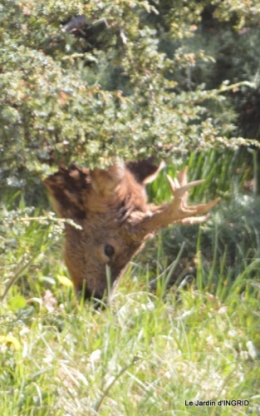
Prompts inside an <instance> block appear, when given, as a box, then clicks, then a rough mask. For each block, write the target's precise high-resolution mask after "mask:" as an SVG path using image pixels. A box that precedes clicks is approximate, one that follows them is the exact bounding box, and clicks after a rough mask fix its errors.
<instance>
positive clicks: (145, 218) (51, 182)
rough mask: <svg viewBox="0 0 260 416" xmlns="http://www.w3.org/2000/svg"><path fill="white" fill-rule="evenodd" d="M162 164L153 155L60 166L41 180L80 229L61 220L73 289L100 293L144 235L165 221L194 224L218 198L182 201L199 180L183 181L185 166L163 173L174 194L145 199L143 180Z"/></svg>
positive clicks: (64, 215) (115, 277)
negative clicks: (168, 198)
mask: <svg viewBox="0 0 260 416" xmlns="http://www.w3.org/2000/svg"><path fill="white" fill-rule="evenodd" d="M161 167H162V164H161V165H160V166H156V165H154V163H153V159H152V158H149V159H146V160H140V161H136V162H126V163H123V162H120V163H117V164H114V165H112V166H110V167H108V169H107V170H101V169H97V168H96V169H94V170H90V169H87V168H80V167H78V166H76V165H74V164H73V165H71V166H70V167H69V168H68V169H65V168H63V167H60V168H59V171H58V172H57V173H55V174H53V175H51V176H49V177H48V178H46V179H45V180H44V184H45V186H46V187H47V189H48V191H49V193H50V195H51V197H52V198H53V199H54V203H55V208H56V210H57V212H58V214H59V216H60V217H62V218H70V219H72V220H73V221H74V222H75V223H77V224H79V225H80V226H81V227H82V229H81V230H79V229H76V228H75V227H73V226H72V225H69V224H67V223H66V224H65V263H66V265H67V267H68V269H69V272H70V275H71V277H72V280H73V283H74V286H75V289H76V291H77V292H82V291H83V296H84V298H85V299H87V298H91V297H94V298H96V299H102V298H103V296H104V295H105V293H106V294H107V292H108V289H109V288H108V282H107V266H109V267H110V279H111V282H110V284H111V285H113V284H115V282H118V280H119V278H120V276H121V275H122V273H123V271H124V269H125V268H126V266H127V264H128V263H129V261H130V260H131V258H132V257H133V255H134V254H135V253H136V252H137V251H139V250H140V249H141V248H142V246H143V244H144V240H145V239H146V238H147V237H151V236H152V235H153V233H154V232H156V231H157V230H159V229H160V228H162V227H166V226H168V225H169V224H177V223H181V224H184V225H189V224H199V223H201V222H203V221H205V220H206V219H207V217H208V215H202V216H199V217H196V215H197V214H205V213H206V212H207V211H209V210H210V209H211V208H213V207H214V206H215V205H216V204H217V202H218V201H219V198H218V199H215V200H214V201H211V202H209V203H207V204H201V205H196V206H188V205H187V197H188V190H189V189H190V188H191V187H193V186H196V185H199V184H200V183H202V182H203V181H202V180H199V181H195V182H191V183H187V168H186V169H184V170H183V171H181V172H178V175H177V178H175V179H171V178H170V177H169V176H167V179H168V182H169V185H170V188H171V191H172V194H173V196H174V198H173V200H172V202H171V203H169V204H163V205H160V206H155V205H153V204H149V203H147V196H146V192H145V185H146V184H147V183H148V182H151V181H152V180H153V179H155V178H156V176H157V174H158V172H159V171H160V169H161Z"/></svg>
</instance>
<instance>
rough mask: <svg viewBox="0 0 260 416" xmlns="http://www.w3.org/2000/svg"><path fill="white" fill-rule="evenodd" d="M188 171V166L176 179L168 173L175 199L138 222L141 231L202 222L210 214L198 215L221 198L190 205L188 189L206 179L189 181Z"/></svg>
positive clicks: (149, 231) (145, 231)
mask: <svg viewBox="0 0 260 416" xmlns="http://www.w3.org/2000/svg"><path fill="white" fill-rule="evenodd" d="M187 171H188V168H187V167H186V168H185V169H184V170H182V171H181V172H178V175H177V178H175V179H172V178H171V177H170V176H168V175H167V179H168V182H169V185H170V187H171V190H172V194H173V197H174V199H173V201H172V202H171V203H170V204H165V205H161V206H159V207H154V208H153V209H152V212H151V213H150V215H149V216H146V217H144V218H143V219H142V220H141V222H140V223H139V224H138V227H140V231H141V233H144V234H148V233H151V232H154V231H156V230H157V229H159V228H163V227H167V225H169V224H180V223H181V224H183V225H192V224H200V223H201V222H204V221H205V220H206V219H207V218H208V216H209V214H206V215H202V216H199V217H197V216H196V215H198V214H204V213H206V212H208V211H209V210H210V209H211V208H213V207H214V206H215V205H216V204H217V203H218V202H219V200H220V198H216V199H214V200H213V201H211V202H208V203H207V204H200V205H194V206H188V205H187V199H188V190H189V189H190V188H192V187H194V186H197V185H200V184H201V183H202V182H204V180H203V179H202V180H198V181H194V182H190V183H188V182H187Z"/></svg>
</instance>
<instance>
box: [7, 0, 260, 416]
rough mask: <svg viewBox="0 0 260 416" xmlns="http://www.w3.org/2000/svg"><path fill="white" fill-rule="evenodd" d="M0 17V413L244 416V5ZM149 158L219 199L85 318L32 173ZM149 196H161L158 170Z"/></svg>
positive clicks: (25, 10) (165, 194) (98, 7)
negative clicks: (183, 172) (184, 172)
mask: <svg viewBox="0 0 260 416" xmlns="http://www.w3.org/2000/svg"><path fill="white" fill-rule="evenodd" d="M0 21H1V27H0V39H1V42H0V49H1V52H0V88H1V94H0V198H1V199H0V203H1V211H0V277H1V279H0V297H1V305H0V321H1V326H0V362H1V365H0V404H1V409H2V414H3V415H4V416H14V415H19V416H20V415H26V416H27V415H37V416H38V415H39V416H40V415H41V416H43V415H46V416H47V415H48V416H49V415H55V416H56V415H67V416H68V415H71V416H74V415H84V416H85V415H97V414H100V415H112V414H113V415H115V416H117V415H131V416H132V415H142V416H143V415H147V416H148V415H149V416H150V415H177V416H182V415H189V414H194V415H196V414H198V415H201V414H205V415H220V414H221V415H248V414H250V415H255V416H257V415H258V416H259V414H260V395H259V388H260V366H259V357H260V355H259V354H260V331H259V330H260V323H259V317H260V309H259V297H260V276H259V262H260V258H259V250H260V235H259V230H260V216H259V213H260V206H259V192H260V190H259V189H260V188H259V184H260V173H259V172H260V170H259V162H260V152H259V151H258V143H259V134H260V133H259V132H260V129H259V124H260V93H259V83H260V82H259V77H260V64H259V62H260V49H259V38H260V26H259V22H260V3H259V1H258V0H239V1H238V0H214V1H213V0H205V1H203V0H200V1H195V0H194V1H192V0H191V1H184V0H176V1H174V2H172V1H170V0H168V1H167V0H161V1H160V0H148V1H130V0H129V1H127V0H115V1H112V0H104V1H99V0H89V1H83V0H81V1H78V0H75V1H74V0H70V1H68V0H63V1H60V0H56V1H52V0H45V1H41V0H37V1H36V0H30V1H28V0H20V1H18V0H17V1H9V0H1V1H0ZM151 154H154V155H155V156H156V157H157V158H158V160H159V159H161V158H164V159H165V160H166V161H167V162H168V167H167V172H168V173H170V174H171V175H172V176H174V175H175V172H176V170H177V169H179V168H180V166H182V165H183V164H188V165H189V172H190V178H191V179H195V178H201V177H205V178H207V180H206V181H205V183H204V184H203V185H201V186H200V187H199V188H197V189H196V190H194V191H193V193H192V195H191V199H192V200H193V201H194V202H196V201H201V200H202V199H210V198H212V197H214V196H216V195H218V196H221V197H222V202H221V204H220V205H219V206H218V207H217V208H216V209H215V212H214V213H212V215H211V218H210V220H209V221H208V222H207V223H206V224H204V225H202V226H200V228H199V229H198V227H190V228H183V227H177V226H176V227H173V228H169V229H168V230H165V231H163V232H161V233H160V234H159V235H158V236H157V237H156V238H155V239H154V240H153V241H151V242H150V243H149V244H147V246H146V250H145V251H143V252H142V253H140V254H139V256H138V257H137V258H135V259H134V261H133V262H132V263H131V265H130V267H129V269H128V271H127V273H126V275H125V276H124V278H123V280H122V282H121V285H120V288H119V290H118V292H117V294H116V296H115V298H114V300H113V302H112V304H111V307H110V308H108V309H107V310H106V311H96V310H94V309H93V307H92V305H91V304H87V305H82V304H81V303H80V302H78V301H77V300H76V299H75V296H74V293H73V290H72V288H71V283H70V280H69V279H68V274H67V270H66V268H65V266H64V265H63V263H62V243H61V241H62V221H60V220H58V219H57V218H56V217H55V215H54V214H53V213H52V212H51V211H50V207H49V203H48V200H47V196H46V193H45V190H44V188H43V186H42V185H41V179H42V177H43V176H44V175H47V174H49V173H51V172H53V171H55V170H56V169H57V166H58V164H59V163H60V162H63V163H65V164H68V163H70V162H72V161H76V162H77V163H79V164H81V165H86V166H90V167H93V166H102V167H105V166H106V165H107V164H109V162H110V160H111V156H118V157H121V158H124V159H136V158H142V157H146V156H148V155H151ZM172 162H174V164H173V163H172ZM148 193H149V197H150V198H151V199H154V200H155V201H157V202H161V201H165V200H166V199H168V198H169V197H170V193H169V191H168V188H167V184H166V181H165V170H164V171H163V172H161V174H160V176H159V178H158V179H157V180H156V181H155V182H154V183H153V184H151V185H150V187H149V189H148ZM172 283H174V285H173V284H172ZM238 399H241V400H248V402H244V403H243V404H241V403H240V404H237V403H236V402H232V403H231V402H230V403H228V404H226V405H223V404H222V406H220V405H218V401H219V400H228V401H231V400H238ZM197 400H202V401H205V400H211V401H216V405H215V406H206V405H204V406H203V407H202V406H195V405H190V406H187V403H189V402H193V403H195V402H196V401H197Z"/></svg>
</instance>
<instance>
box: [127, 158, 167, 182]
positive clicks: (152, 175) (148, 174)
mask: <svg viewBox="0 0 260 416" xmlns="http://www.w3.org/2000/svg"><path fill="white" fill-rule="evenodd" d="M164 166H165V162H164V161H163V160H162V161H161V163H160V164H159V165H155V164H154V158H153V157H150V158H149V159H143V160H138V161H136V162H127V163H126V167H127V169H128V170H130V172H131V173H132V174H133V175H134V177H135V179H136V180H137V182H139V183H141V184H144V185H146V184H147V183H150V182H152V181H154V180H155V179H156V178H157V176H158V173H159V172H160V170H161V169H163V168H164Z"/></svg>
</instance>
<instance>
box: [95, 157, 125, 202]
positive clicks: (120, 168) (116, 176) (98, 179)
mask: <svg viewBox="0 0 260 416" xmlns="http://www.w3.org/2000/svg"><path fill="white" fill-rule="evenodd" d="M124 176H125V165H124V163H123V162H117V163H116V164H115V165H111V166H109V167H108V169H107V170H103V169H94V170H92V171H90V177H91V186H92V188H93V189H94V190H95V191H96V192H98V193H100V194H102V195H104V196H107V195H110V194H112V193H113V192H114V191H115V188H116V187H117V186H118V185H119V183H120V182H121V181H122V180H123V178H124Z"/></svg>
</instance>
